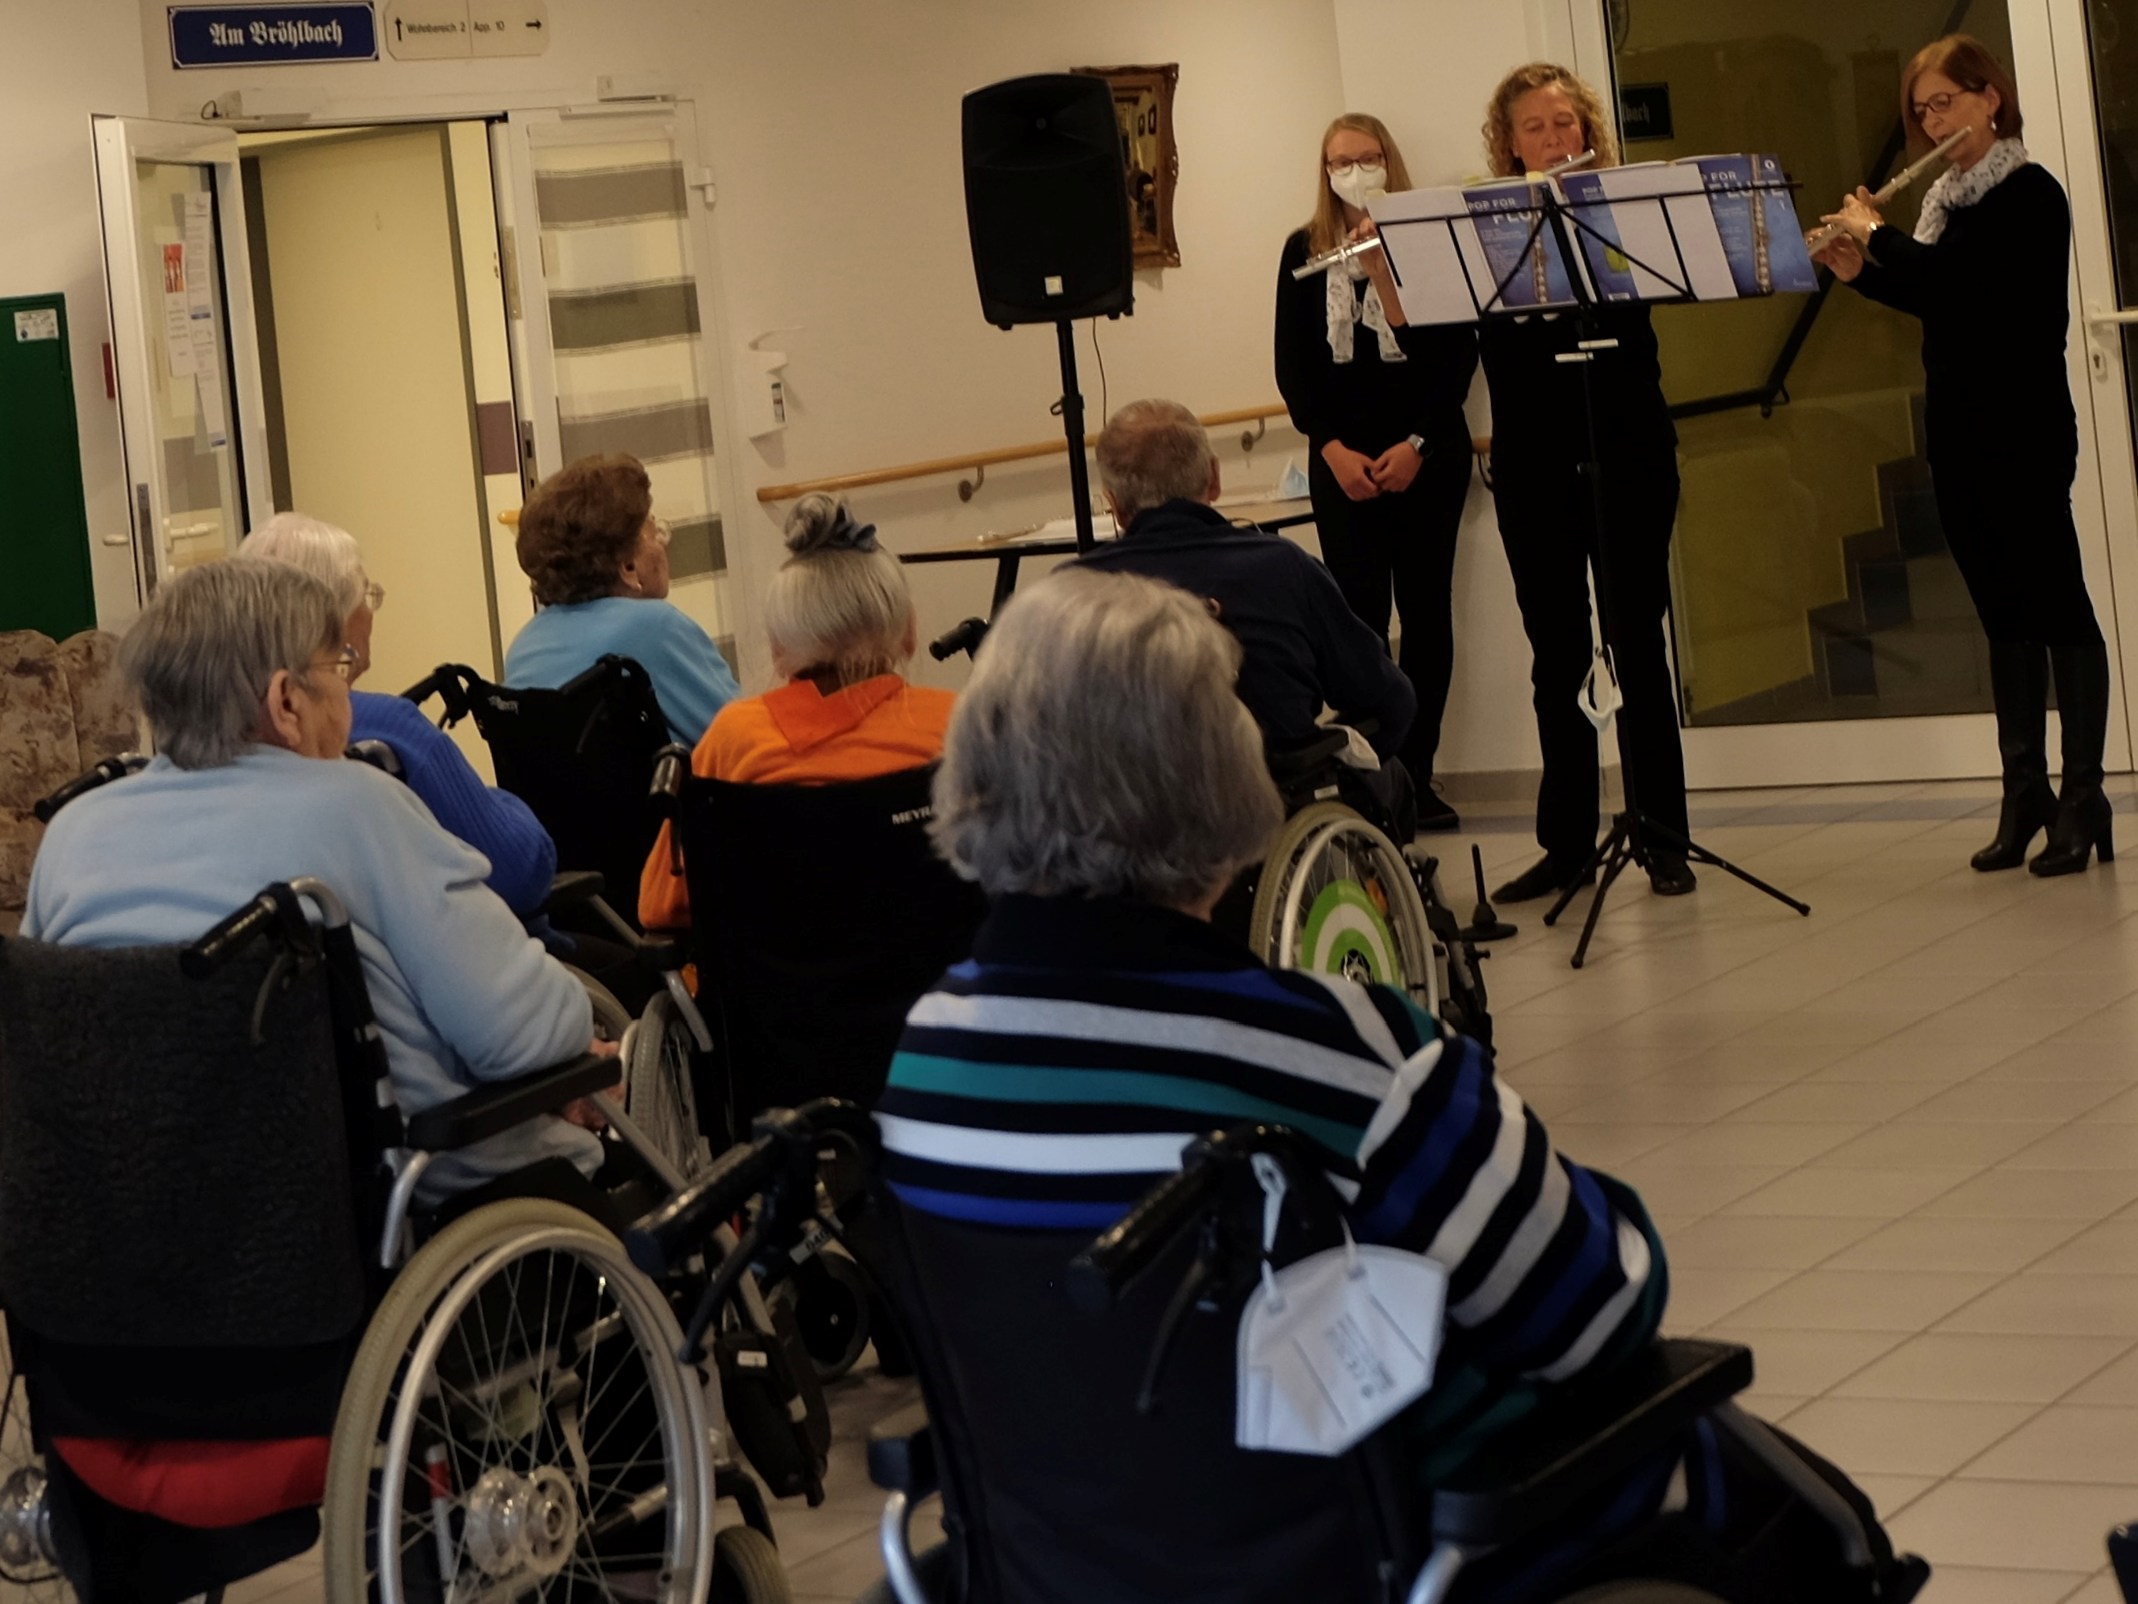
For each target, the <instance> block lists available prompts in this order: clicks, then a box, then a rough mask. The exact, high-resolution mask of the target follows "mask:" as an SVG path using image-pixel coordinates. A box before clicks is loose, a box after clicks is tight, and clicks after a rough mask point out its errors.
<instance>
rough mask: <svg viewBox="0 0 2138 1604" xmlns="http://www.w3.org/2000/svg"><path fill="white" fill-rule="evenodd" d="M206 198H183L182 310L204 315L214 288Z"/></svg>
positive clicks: (212, 242)
mask: <svg viewBox="0 0 2138 1604" xmlns="http://www.w3.org/2000/svg"><path fill="white" fill-rule="evenodd" d="M209 228H210V213H209V209H208V197H207V196H205V195H188V196H187V197H186V263H187V266H188V268H189V271H188V272H187V274H186V310H187V311H188V312H190V313H191V314H192V315H193V316H194V317H206V316H207V315H208V312H209V298H210V296H212V295H213V293H214V288H215V282H214V281H215V248H214V241H213V239H212V237H211V236H210V233H209Z"/></svg>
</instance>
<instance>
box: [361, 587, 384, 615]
mask: <svg viewBox="0 0 2138 1604" xmlns="http://www.w3.org/2000/svg"><path fill="white" fill-rule="evenodd" d="M364 605H365V606H366V607H369V608H370V609H371V610H372V611H373V612H377V611H378V610H379V609H380V608H381V607H384V606H385V605H386V587H385V586H384V585H382V584H380V583H379V582H378V581H377V580H375V579H367V580H365V581H364Z"/></svg>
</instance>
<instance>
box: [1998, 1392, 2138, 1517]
mask: <svg viewBox="0 0 2138 1604" xmlns="http://www.w3.org/2000/svg"><path fill="white" fill-rule="evenodd" d="M2134 1444H2138V1409H2131V1408H2112V1407H2109V1406H2108V1405H2105V1404H2073V1405H2063V1406H2058V1407H2054V1408H2049V1409H2044V1410H2042V1411H2041V1412H2040V1413H2039V1414H2037V1415H2035V1416H2034V1418H2033V1419H2031V1420H2029V1421H2027V1423H2026V1424H2025V1425H2023V1426H2021V1427H2019V1429H2018V1430H2016V1431H2014V1432H2012V1433H2011V1435H2009V1436H2008V1437H2006V1438H2004V1439H2003V1440H2002V1441H2001V1442H1999V1443H1997V1444H1996V1445H1995V1446H1993V1447H1990V1448H1988V1449H1985V1450H1984V1451H1983V1452H1982V1453H1981V1454H1980V1455H1978V1456H1977V1457H1976V1458H1974V1459H1972V1460H1970V1461H1969V1462H1968V1463H1967V1464H1966V1465H1965V1466H1963V1467H1962V1468H1961V1469H1960V1471H1959V1472H1958V1474H1960V1475H1961V1476H1964V1477H1968V1478H1971V1479H1974V1480H1983V1479H1987V1480H1990V1481H2055V1482H2065V1481H2072V1480H2074V1479H2076V1480H2079V1481H2114V1480H2116V1479H2117V1478H2118V1477H2121V1476H2130V1475H2138V1470H2134V1467H2133V1464H2132V1457H2133V1456H2132V1448H2133V1445H2134ZM2129 1518H2131V1519H2138V1509H2134V1510H2133V1511H2132V1514H2131V1516H2130V1517H2129Z"/></svg>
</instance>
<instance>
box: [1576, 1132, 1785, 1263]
mask: <svg viewBox="0 0 2138 1604" xmlns="http://www.w3.org/2000/svg"><path fill="white" fill-rule="evenodd" d="M1652 1157H1653V1155H1650V1158H1637V1159H1635V1160H1634V1161H1633V1162H1632V1163H1630V1164H1622V1165H1620V1166H1619V1168H1618V1170H1617V1171H1616V1172H1615V1173H1616V1174H1617V1176H1618V1178H1619V1179H1620V1180H1622V1181H1624V1182H1625V1183H1626V1184H1627V1185H1628V1186H1630V1187H1632V1188H1633V1189H1634V1190H1635V1191H1636V1192H1638V1193H1640V1195H1641V1201H1642V1202H1643V1203H1645V1204H1646V1205H1647V1206H1648V1208H1649V1210H1650V1212H1652V1213H1655V1214H1677V1215H1689V1216H1691V1217H1693V1218H1696V1219H1697V1218H1700V1217H1702V1216H1705V1215H1709V1214H1713V1213H1714V1212H1715V1211H1716V1210H1717V1209H1720V1208H1723V1207H1725V1206H1726V1205H1728V1204H1730V1203H1733V1202H1735V1201H1736V1200H1737V1199H1738V1198H1741V1197H1743V1196H1744V1195H1745V1194H1746V1193H1748V1192H1754V1191H1757V1190H1758V1189H1759V1188H1760V1187H1762V1186H1764V1185H1766V1184H1767V1183H1768V1182H1770V1181H1774V1180H1777V1179H1779V1178H1780V1177H1781V1176H1783V1175H1785V1174H1787V1173H1788V1172H1787V1171H1786V1170H1784V1169H1783V1168H1782V1167H1781V1166H1780V1165H1756V1164H1706V1165H1698V1166H1695V1165H1689V1164H1679V1165H1655V1164H1653V1163H1651V1162H1650V1159H1651V1158H1652ZM1664 1247H1665V1250H1666V1252H1667V1251H1668V1248H1669V1244H1668V1243H1667V1242H1666V1243H1665V1244H1664Z"/></svg>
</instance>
